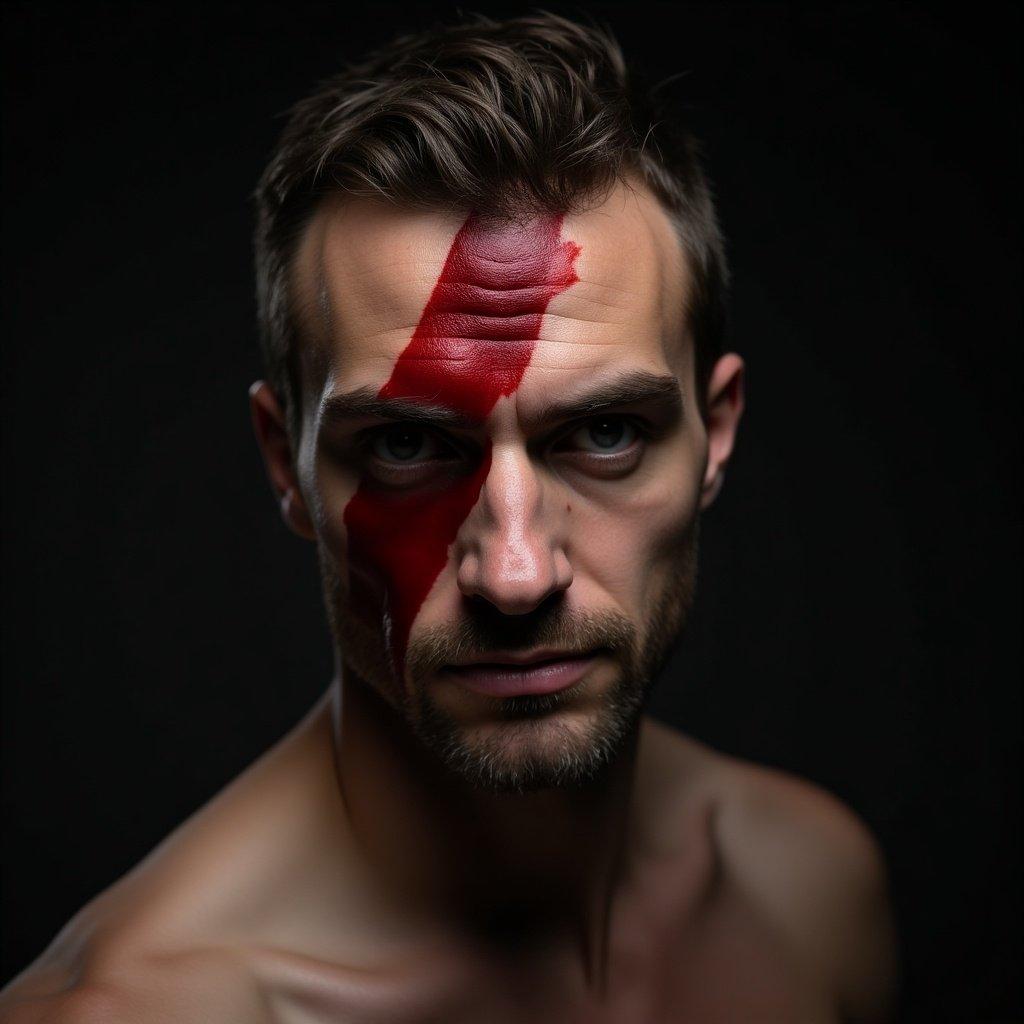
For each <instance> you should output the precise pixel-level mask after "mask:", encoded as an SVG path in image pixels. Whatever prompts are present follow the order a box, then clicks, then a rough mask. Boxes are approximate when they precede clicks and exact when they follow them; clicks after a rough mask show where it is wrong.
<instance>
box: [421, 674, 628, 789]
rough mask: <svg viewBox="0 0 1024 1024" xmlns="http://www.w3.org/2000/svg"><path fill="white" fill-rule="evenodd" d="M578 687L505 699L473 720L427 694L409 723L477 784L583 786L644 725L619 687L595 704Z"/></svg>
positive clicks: (459, 774) (451, 765)
mask: <svg viewBox="0 0 1024 1024" xmlns="http://www.w3.org/2000/svg"><path fill="white" fill-rule="evenodd" d="M577 689H581V688H577V687H570V688H569V689H568V690H564V691H561V692H559V693H557V694H549V695H545V696H538V697H515V698H508V699H506V700H503V701H500V702H498V707H497V708H496V710H495V713H494V714H493V715H491V716H489V717H488V718H487V719H486V720H483V721H481V720H476V721H474V722H472V723H469V722H465V721H459V720H458V719H457V718H456V717H455V716H453V715H452V714H451V713H449V712H448V711H447V710H445V709H443V708H440V707H438V706H437V705H435V704H433V703H432V702H430V701H429V700H424V701H422V702H420V703H419V705H418V707H417V708H416V711H415V713H414V715H413V719H412V722H411V724H412V726H413V731H414V732H415V733H416V734H417V736H418V737H419V739H420V740H421V742H422V743H423V744H424V746H426V747H427V748H428V749H429V750H430V751H431V752H432V753H433V754H434V755H435V756H436V757H437V758H438V759H439V760H440V761H441V762H442V764H443V765H444V766H445V768H446V769H447V770H448V771H450V772H452V773H453V774H454V775H456V776H457V777H459V778H460V779H461V780H462V781H463V782H465V783H466V784H468V785H469V786H471V787H472V788H474V789H480V790H483V791H486V792H491V793H527V792H537V791H540V790H554V789H581V788H585V787H586V786H588V785H589V784H592V783H594V782H597V781H598V780H599V779H601V778H602V777H603V775H604V773H605V772H606V771H607V769H608V768H609V766H610V765H612V764H613V763H614V762H615V760H616V758H617V757H618V755H619V753H620V752H621V750H622V749H623V747H624V746H625V745H626V743H627V740H628V738H629V737H630V735H631V734H632V732H633V731H634V729H635V727H636V726H637V725H638V723H639V719H640V714H641V712H642V703H643V702H642V699H641V695H640V694H632V693H630V691H629V690H628V688H627V687H626V686H624V685H620V686H619V687H617V688H616V689H615V690H614V691H613V692H611V693H609V694H606V695H605V696H604V698H603V699H602V700H600V701H599V702H597V704H596V706H595V703H594V702H593V701H580V700H574V699H573V697H574V696H577V694H574V693H573V691H574V690H577Z"/></svg>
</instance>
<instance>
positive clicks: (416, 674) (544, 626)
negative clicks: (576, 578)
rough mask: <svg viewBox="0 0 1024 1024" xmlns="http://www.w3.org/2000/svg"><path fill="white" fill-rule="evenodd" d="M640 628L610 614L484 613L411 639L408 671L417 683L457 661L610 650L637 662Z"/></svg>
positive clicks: (428, 630)
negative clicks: (499, 654) (541, 650)
mask: <svg viewBox="0 0 1024 1024" xmlns="http://www.w3.org/2000/svg"><path fill="white" fill-rule="evenodd" d="M636 632H637V631H636V627H635V626H634V624H633V623H632V621H631V620H630V619H628V618H627V617H626V616H625V615H622V614H620V613H618V612H613V611H610V610H606V611H587V612H584V611H569V610H568V609H564V608H563V609H557V610H552V611H540V610H538V612H535V613H530V614H528V615H521V616H520V615H517V616H510V615H504V614H502V613H501V612H497V611H495V612H494V613H489V612H478V613H476V614H474V615H473V616H472V617H469V618H465V619H461V620H460V621H458V622H456V623H453V624H451V625H439V626H431V627H429V628H427V629H425V630H423V631H422V632H421V633H419V634H418V635H416V636H414V637H412V638H410V641H409V646H408V648H407V650H406V659H405V664H406V669H407V671H408V673H409V677H410V678H411V679H412V680H414V681H415V680H418V679H422V678H423V677H424V676H427V675H430V674H431V673H432V672H436V671H437V670H438V669H439V668H441V667H442V666H443V665H450V664H452V663H454V662H457V661H466V660H481V661H483V660H486V657H487V655H488V654H490V653H493V652H494V651H497V650H501V651H504V652H506V653H516V652H525V651H529V650H533V649H536V648H538V647H554V648H557V649H558V650H560V651H565V652H566V654H567V655H580V654H586V653H589V652H590V651H593V650H595V649H596V648H608V649H609V650H611V651H613V652H615V653H617V654H619V655H620V657H622V658H624V659H625V660H628V661H629V662H632V661H633V660H634V659H635V654H636V647H637V636H636Z"/></svg>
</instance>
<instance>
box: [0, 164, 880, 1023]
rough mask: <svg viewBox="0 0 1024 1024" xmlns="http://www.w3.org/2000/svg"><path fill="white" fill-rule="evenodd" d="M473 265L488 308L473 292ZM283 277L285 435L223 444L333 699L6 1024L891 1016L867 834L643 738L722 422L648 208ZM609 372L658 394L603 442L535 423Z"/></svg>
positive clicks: (436, 239)
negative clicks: (328, 669) (308, 589)
mask: <svg viewBox="0 0 1024 1024" xmlns="http://www.w3.org/2000/svg"><path fill="white" fill-rule="evenodd" d="M467 253H469V254H470V255H467ZM502 254H503V255H504V260H501V259H495V258H494V257H495V256H499V255H502ZM503 261H504V262H505V263H507V264H508V265H509V267H511V270H509V267H506V268H505V269H506V271H509V273H510V274H511V277H510V276H508V274H506V276H505V278H504V279H503V282H502V283H503V284H504V285H505V286H506V288H505V290H506V291H507V292H508V293H509V295H508V298H507V301H509V302H511V301H513V299H514V300H515V301H516V302H517V303H518V305H513V306H511V307H501V306H500V305H498V306H496V305H495V303H498V302H500V301H505V300H501V299H500V297H498V298H496V297H494V296H489V297H488V296H481V295H480V294H477V293H475V292H474V291H473V287H474V286H478V285H479V283H480V281H479V278H480V276H481V274H482V273H483V270H487V271H488V272H489V271H491V270H494V269H495V267H496V265H497V264H499V263H501V262H503ZM294 269H295V276H294V291H295V297H296V300H297V302H296V305H297V309H298V312H299V316H300V318H301V320H302V323H303V326H304V330H305V334H306V343H305V344H304V346H303V348H302V351H301V359H300V365H301V375H302V385H303V402H302V430H301V436H300V437H299V438H292V437H290V436H289V434H288V431H287V429H286V426H285V416H284V414H283V412H282V409H281V405H280V403H279V401H278V399H277V396H275V395H274V394H273V392H272V391H271V389H270V388H269V387H268V386H267V385H266V384H264V383H262V382H260V383H258V384H257V385H255V386H254V387H253V389H252V391H251V398H252V408H253V421H254V425H255V428H256V433H257V437H258V440H259V442H260V445H261V448H262V450H263V453H264V457H265V460H266V464H267V469H268V475H269V477H270V481H271V485H272V487H273V489H274V492H275V495H276V496H277V499H278V501H279V503H280V508H281V513H282V515H283V517H284V519H285V521H286V522H287V523H288V525H289V527H290V528H291V529H292V530H294V531H295V532H296V533H298V534H299V535H300V536H303V537H305V538H307V539H309V540H310V541H313V542H315V544H316V549H317V552H318V556H319V560H320V566H321V570H322V575H323V580H324V594H325V601H326V607H327V612H328V619H329V622H330V625H331V629H332V635H333V637H334V640H335V646H336V654H337V668H338V671H337V678H336V679H335V680H334V681H333V682H332V684H331V686H330V688H329V689H328V691H327V693H326V694H325V695H324V697H323V699H322V700H321V701H320V702H319V703H318V704H317V706H316V707H315V708H313V709H312V711H311V712H310V714H309V716H308V717H307V718H306V719H305V720H304V721H303V722H302V723H300V724H299V725H298V726H297V727H296V728H295V729H294V730H293V731H292V732H291V733H290V734H289V735H288V736H286V737H285V738H284V739H283V740H282V741H281V742H280V743H279V744H278V745H277V746H276V747H275V748H273V749H272V750H271V751H270V752H268V753H267V754H266V755H265V756H264V757H263V758H262V759H261V760H260V761H258V762H257V763H256V764H255V765H254V766H253V767H251V768H250V769H248V770H247V771H246V772H245V773H243V775H242V776H240V777H239V778H238V779H237V780H236V781H235V782H234V783H232V784H231V786H229V787H228V788H227V789H226V790H225V791H224V792H223V793H222V794H220V795H219V796H218V797H217V798H216V799H215V800H214V801H213V802H211V804H210V805H208V806H207V807H205V808H204V809H202V810H201V811H200V812H198V813H197V814H196V815H195V816H193V818H192V819H190V820H189V821H188V822H186V823H185V825H183V826H182V827H181V828H180V829H178V830H177V831H176V832H175V833H174V834H173V835H172V836H171V837H170V838H169V839H168V840H167V841H165V843H164V844H162V845H161V846H160V847H159V848H158V849H157V850H156V851H154V853H153V854H152V855H151V856H150V857H149V858H147V860H146V861H144V862H143V863H142V864H141V865H140V866H139V867H138V868H136V869H135V870H134V871H133V872H132V873H130V874H129V875H128V876H126V877H125V878H124V879H122V880H121V882H119V883H118V884H117V885H115V886H114V887H112V888H111V889H110V890H108V891H107V892H105V893H103V894H102V895H101V896H100V897H98V898H97V899H96V900H95V901H93V903H91V904H90V905H88V906H87V907H86V908H85V909H84V910H83V911H82V912H81V913H80V914H79V915H78V916H77V917H76V918H75V919H74V920H73V921H72V922H71V924H70V925H69V926H68V927H67V928H66V929H65V931H64V932H62V934H61V935H60V936H59V937H58V939H57V940H56V941H55V943H54V945H53V946H52V947H51V948H50V950H49V951H48V952H47V953H46V954H45V955H44V957H43V958H41V959H40V961H37V963H36V964H35V965H33V966H32V967H31V968H30V969H29V970H28V971H26V972H25V974H23V975H22V976H21V977H20V978H19V979H17V980H16V981H15V983H14V984H13V985H12V986H10V987H9V989H8V990H7V991H6V993H5V994H4V995H3V996H2V997H0V1007H3V1016H2V1019H3V1020H5V1021H6V1020H11V1021H43V1020H61V1021H65V1020H66V1021H71V1022H80V1021H81V1022H87V1021H94V1020H96V1021H99V1020H104V1021H110V1020H114V1021H117V1020H125V1021H143V1022H147V1021H153V1022H159V1021H171V1020H175V1021H178V1020H182V1019H195V1020H211V1021H221V1020H224V1021H228V1020H231V1021H236V1020H245V1021H248V1020H252V1021H271V1020H280V1021H294V1022H300V1021H302V1022H309V1021H338V1020H353V1021H382V1022H383V1021H389V1022H392V1021H398V1022H404V1021H442V1020H443V1021H453V1022H458V1021H479V1020H488V1021H519V1020H531V1021H536V1020H541V1021H573V1022H575V1021H578V1022H580V1024H583V1022H592V1021H596V1022H605V1021H607V1022H654V1021H675V1020H699V1021H751V1020H769V1021H837V1020H842V1019H850V1020H863V1021H870V1020H881V1019H885V1012H886V1004H887V1001H888V1000H889V998H890V995H891V986H892V975H893V970H892V937H891V930H890V925H889V920H888V911H887V905H886V897H885V879H884V872H883V869H882V865H881V859H880V857H879V854H878V851H877V848H876V846H875V844H874V841H873V840H872V838H871V837H870V835H869V834H868V832H867V831H866V829H865V828H864V827H863V826H862V825H861V824H860V823H859V822H858V821H857V819H856V818H855V817H854V816H853V815H852V814H851V813H850V812H849V811H848V810H846V809H845V808H844V807H842V806H841V805H840V804H839V803H838V802H837V801H835V800H834V799H832V798H831V797H829V796H827V795H826V794H824V793H822V792H821V791H820V790H818V789H816V788H814V787H812V786H810V785H808V784H806V783H803V782H800V781H798V780H795V779H792V778H789V777H786V776H783V775H781V774H779V773H775V772H771V771H768V770H765V769H761V768H757V767H755V766H752V765H748V764H744V763H741V762H738V761H735V760H732V759H729V758H725V757H723V756H721V755H719V754H716V753H715V752H713V751H711V750H709V749H708V748H706V747H703V746H702V745H700V744H698V743H696V742H694V741H692V740H690V739H688V738H686V737H684V736H682V735H681V734H679V733H677V732H675V731H674V730H671V729H669V728H667V727H665V726H662V725H659V724H657V723H655V722H654V721H653V720H651V719H650V718H648V717H646V716H644V715H643V714H642V698H643V695H644V692H645V689H646V685H647V682H648V681H649V677H650V675H651V674H652V673H653V672H654V671H655V670H656V667H657V664H658V663H659V661H660V658H661V657H662V656H663V654H664V651H665V649H666V645H667V641H668V640H669V639H670V638H671V635H672V634H674V632H675V631H676V630H677V629H679V628H681V627H682V625H683V624H684V622H685V617H686V612H687V610H688V608H689V603H690V600H691V598H692V590H693V572H694V566H695V552H696V538H697V523H698V520H699V515H700V513H701V511H702V510H703V509H704V508H706V507H707V506H708V505H709V504H710V503H711V502H712V501H713V499H714V497H715V495H716V494H717V492H718V489H719V488H720V486H721V483H722V479H723V474H724V470H725V467H726V465H727V462H728V459H729V455H730V452H731V450H732V445H733V441H734V438H735V433H736V428H737V425H738V421H739V418H740V414H741V412H742V406H743V390H742V372H743V364H742V361H741V360H740V359H739V357H738V356H736V355H735V354H728V355H726V356H724V357H722V359H720V360H719V362H718V363H717V364H716V366H715V367H714V369H713V372H712V376H711V380H710V383H709V387H708V391H707V395H706V409H707V414H706V417H704V418H702V417H701V416H700V415H699V414H698V412H697V402H696V395H695V388H696V382H695V380H694V374H693V351H692V343H691V341H690V339H689V338H688V336H687V333H686V329H685V328H686V325H685V320H684V316H683V312H684V309H685V303H686V297H687V288H688V287H689V276H688V271H687V267H686V261H685V259H684V257H683V254H682V252H681V249H680V247H679V243H678V241H677V238H676V236H675V233H674V232H673V230H672V227H671V225H670V223H669V221H668V219H667V218H666V216H665V215H664V213H663V212H662V210H661V209H660V207H659V205H658V203H657V202H656V200H655V199H654V198H653V197H652V196H651V195H650V194H648V193H647V192H646V191H645V190H644V189H643V188H642V187H640V186H639V185H636V184H632V185H630V184H626V183H623V184H619V185H617V186H616V188H615V189H614V190H613V191H612V192H611V193H610V194H609V195H608V196H607V197H605V198H604V200H603V201H601V202H600V204H598V205H596V206H595V207H593V208H591V209H589V210H586V211H583V212H579V213H573V214H569V215H566V216H565V217H564V218H563V219H558V218H550V219H547V220H544V219H537V218H534V219H533V220H532V221H527V222H524V223H522V224H519V225H507V224H506V225H504V226H503V227H496V226H495V225H488V224H483V223H481V222H480V221H478V220H476V219H474V217H473V216H472V215H471V214H470V213H469V211H463V212H461V213H452V212H442V211H412V210H407V209H399V208H395V207H390V206H386V205H384V204H380V203H373V202H369V201H359V202H351V201H350V202H331V203H328V204H326V205H325V206H324V207H323V208H322V209H321V211H320V212H319V214H318V215H317V217H316V218H314V220H313V221H312V223H311V224H310V226H309V228H308V230H307V231H306V234H305V235H304V237H303V240H302V245H301V247H300V250H299V253H298V256H297V259H296V265H295V268H294ZM527 293H528V294H527ZM445 303H448V305H445ZM516 317H521V319H520V320H516V319H515V318H516ZM452 318H462V319H461V320H460V321H459V328H460V329H458V330H454V329H452V325H453V322H454V321H453V319H452ZM474 318H475V319H474ZM483 321H487V322H486V323H484V322H483ZM467 325H468V326H469V328H471V329H468V330H466V329H463V328H466V327H467ZM503 332H504V333H503ZM438 339H440V341H439V340H438ZM481 345H482V346H483V348H481V347H480V346H481ZM481 352H485V353H486V354H485V355H480V354H479V353H481ZM453 357H455V358H453ZM463 357H464V358H463ZM623 380H632V381H633V382H634V383H636V382H637V381H646V382H647V384H648V385H650V384H651V382H652V381H658V380H660V381H662V387H661V390H660V391H658V390H657V388H655V389H654V390H653V391H651V389H650V388H648V394H647V397H646V398H636V397H635V396H634V398H633V399H632V400H630V401H629V402H625V403H621V404H619V405H616V406H614V407H613V408H611V409H605V410H602V411H601V412H600V414H599V415H598V419H599V420H601V423H600V424H595V420H594V417H593V416H590V417H588V416H583V417H580V416H578V415H574V416H570V417H568V418H566V417H565V415H564V409H563V410H562V411H561V412H553V410H556V409H557V408H559V407H562V406H564V405H565V404H566V403H572V402H576V401H578V400H580V399H581V398H582V397H585V396H588V395H589V396H591V397H593V394H594V392H595V390H598V389H601V388H603V389H605V393H606V396H607V392H608V388H609V387H611V386H612V385H617V386H618V385H621V384H622V382H623ZM666 380H667V381H668V382H669V384H670V385H671V387H666V386H664V382H665V381H666ZM467 381H471V382H472V385H473V386H467ZM673 389H676V390H677V391H678V395H679V396H681V401H675V400H673V399H672V397H671V395H672V391H673ZM641 390H643V389H641ZM353 395H355V396H356V397H358V399H359V401H357V402H354V401H353ZM666 396H668V397H666ZM381 399H387V400H389V401H393V400H397V401H409V400H411V399H417V400H424V399H429V400H430V401H432V402H433V403H434V404H435V405H436V406H439V407H440V408H441V409H442V410H443V411H446V412H447V413H452V412H456V413H458V414H460V415H461V416H462V417H463V419H462V421H461V422H460V423H459V424H455V423H448V424H446V425H444V426H435V427H431V428H430V433H429V436H427V435H424V434H415V433H410V432H409V430H410V428H409V426H408V424H407V423H406V425H405V426H404V427H403V428H402V429H403V430H405V431H406V432H405V433H402V432H401V431H399V433H397V434H396V433H394V430H395V426H394V424H395V422H396V421H397V422H399V423H400V424H401V422H402V420H401V417H400V416H398V415H397V414H395V415H393V416H392V417H391V418H387V417H381V416H380V415H368V414H367V411H366V410H367V408H368V405H367V403H368V401H373V402H376V401H379V400H381ZM438 399H442V401H440V402H438ZM420 404H422V401H421V402H420ZM428 404H429V402H428ZM353 410H357V411H358V416H356V417H355V418H353V416H352V415H351V413H352V412H353ZM360 410H361V411H360ZM392 411H393V410H392ZM436 411H437V410H436V409H435V412H436ZM378 412H379V408H378ZM602 417H603V419H602ZM616 417H617V419H616ZM627 421H628V422H629V423H634V422H635V423H636V424H642V425H643V430H640V429H639V427H638V428H637V430H636V432H635V433H634V432H631V431H630V430H629V429H626V428H625V427H623V423H625V422H627ZM620 428H621V429H620ZM617 431H618V433H617ZM609 437H611V438H616V437H617V438H618V440H616V442H615V444H613V445H602V444H601V443H598V442H600V441H602V439H603V440H607V439H608V438H609ZM623 438H624V439H625V440H623ZM609 448H613V449H614V451H613V452H611V453H609V451H608V449H609ZM396 452H397V453H398V454H399V455H400V456H407V457H404V458H396V456H395V453H396ZM409 453H413V455H414V456H415V457H414V458H412V457H408V456H409ZM471 499H472V500H471ZM437 508H440V509H441V510H442V511H441V512H440V513H438V514H435V513H434V512H433V511H431V510H434V509H437ZM395 509H400V512H396V513H395V514H394V515H392V514H391V513H392V511H394V510H395ZM403 528H404V529H405V530H406V531H407V532H406V533H403ZM442 547H443V556H444V557H443V558H442V557H441V550H442ZM395 552H401V557H398V556H397V555H395ZM406 565H408V566H409V568H410V571H409V573H407V574H406V573H404V572H403V567H404V566H406ZM572 645H575V647H574V646H572ZM551 646H554V647H555V648H558V649H560V650H570V649H572V650H582V649H589V648H595V649H597V650H598V653H597V654H595V656H594V659H593V661H592V662H591V663H590V664H589V667H588V668H587V670H586V672H585V673H584V675H583V676H582V678H581V679H580V680H579V681H578V682H577V683H576V684H574V685H573V686H571V687H569V689H568V690H566V691H563V693H562V694H560V695H555V696H556V698H557V699H554V700H551V701H546V702H545V701H540V702H538V701H534V702H533V703H530V702H529V701H525V700H519V701H518V702H517V701H515V700H513V701H511V702H507V701H506V702H503V701H502V700H500V699H497V698H494V697H490V696H486V695H483V694H480V693H475V692H472V691H470V690H468V689H467V688H466V687H464V686H462V685H460V683H459V678H458V676H457V674H453V673H451V672H449V671H446V670H445V669H444V665H445V664H447V663H449V662H450V661H451V659H452V658H455V657H458V656H459V655H460V654H464V653H466V652H468V653H469V654H471V655H476V656H480V655H483V654H486V653H487V652H488V651H490V652H493V651H495V650H497V649H499V648H500V649H503V650H504V649H508V648H512V647H514V648H515V649H516V650H519V651H520V652H522V651H527V652H528V651H532V650H536V649H538V648H540V647H551ZM282 685H287V681H286V680H283V681H282Z"/></svg>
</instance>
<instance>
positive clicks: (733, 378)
mask: <svg viewBox="0 0 1024 1024" xmlns="http://www.w3.org/2000/svg"><path fill="white" fill-rule="evenodd" d="M743 374H744V365H743V360H742V359H741V358H740V357H739V356H738V355H737V354H736V353H735V352H727V353H726V354H725V355H724V356H722V357H721V358H720V359H719V360H718V362H716V363H715V366H714V369H713V370H712V371H711V377H710V379H709V381H708V393H707V432H708V461H707V466H706V467H705V470H704V481H703V484H702V486H701V496H700V507H701V509H705V508H707V507H708V506H709V505H710V504H711V503H712V502H713V501H714V500H715V498H716V497H717V496H718V492H719V491H720V490H721V489H722V481H723V479H724V477H725V467H726V465H727V464H728V462H729V457H730V456H731V455H732V449H733V445H734V444H735V442H736V431H737V428H738V427H739V422H740V417H741V416H742V415H743V405H744V377H743Z"/></svg>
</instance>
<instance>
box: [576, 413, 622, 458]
mask: <svg viewBox="0 0 1024 1024" xmlns="http://www.w3.org/2000/svg"><path fill="white" fill-rule="evenodd" d="M638 436H639V431H638V430H637V428H636V426H635V425H634V424H633V423H631V422H630V421H629V420H628V419H626V418H625V417H623V416H601V417H598V418H595V419H592V420H590V421H589V422H587V423H585V424H583V426H581V427H578V428H577V429H576V430H574V431H573V432H572V433H571V434H569V435H568V437H567V438H566V439H565V440H566V443H567V446H568V447H571V448H574V449H576V450H577V451H584V452H588V453H592V454H595V455H618V454H619V453H620V452H624V451H626V450H628V449H629V448H630V447H631V446H632V445H633V443H634V442H635V441H636V439H637V437H638Z"/></svg>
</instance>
